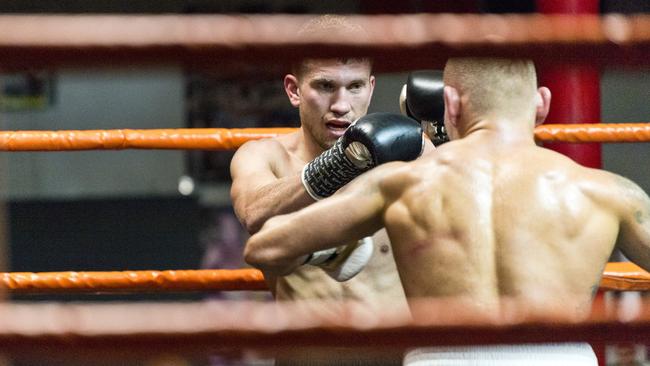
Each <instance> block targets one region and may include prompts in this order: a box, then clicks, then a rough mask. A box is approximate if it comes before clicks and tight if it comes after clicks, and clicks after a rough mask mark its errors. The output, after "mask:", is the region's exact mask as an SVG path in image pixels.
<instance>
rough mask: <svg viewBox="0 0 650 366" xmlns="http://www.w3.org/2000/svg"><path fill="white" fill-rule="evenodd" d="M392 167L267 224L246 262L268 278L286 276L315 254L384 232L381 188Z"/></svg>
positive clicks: (251, 245)
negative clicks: (381, 229)
mask: <svg viewBox="0 0 650 366" xmlns="http://www.w3.org/2000/svg"><path fill="white" fill-rule="evenodd" d="M394 164H401V163H394ZM391 165H393V164H388V165H385V166H382V167H379V168H376V169H374V170H372V171H370V172H368V173H366V174H364V175H362V176H360V177H359V178H357V179H356V180H355V181H353V182H352V183H350V184H348V185H347V186H346V187H345V189H343V190H341V191H339V192H338V193H337V194H335V195H333V196H331V197H329V198H326V199H324V200H322V201H319V202H316V203H314V204H312V205H310V206H309V207H306V208H304V209H302V210H300V211H297V212H295V213H292V214H288V215H281V216H276V217H274V218H272V219H270V220H268V221H267V222H266V224H265V225H264V227H263V228H262V230H260V231H259V232H258V233H257V234H255V235H253V236H252V237H251V238H250V239H249V241H248V243H247V244H246V249H245V251H244V258H245V260H246V262H248V263H249V264H251V265H253V266H255V267H257V268H260V269H261V270H263V271H264V272H265V273H271V274H274V275H286V274H289V273H291V272H292V271H293V270H295V269H296V268H297V267H298V266H300V265H301V264H303V263H304V261H305V259H306V257H307V255H309V254H310V253H313V252H315V251H319V250H323V249H327V248H333V247H336V246H338V245H340V244H341V243H344V242H349V241H352V240H358V239H361V238H363V237H365V236H368V235H371V234H372V233H374V232H376V231H377V230H379V229H380V228H381V227H382V226H383V222H382V214H383V210H384V204H385V198H384V196H383V195H382V193H381V191H380V189H379V182H380V180H381V179H382V177H383V176H385V174H386V173H387V172H388V171H389V169H390V166H391Z"/></svg>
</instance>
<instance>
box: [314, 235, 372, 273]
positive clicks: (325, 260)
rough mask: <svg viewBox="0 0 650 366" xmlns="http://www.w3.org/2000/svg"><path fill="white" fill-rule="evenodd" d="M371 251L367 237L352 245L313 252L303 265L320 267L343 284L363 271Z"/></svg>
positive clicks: (370, 243) (370, 242) (370, 239)
mask: <svg viewBox="0 0 650 366" xmlns="http://www.w3.org/2000/svg"><path fill="white" fill-rule="evenodd" d="M372 251H373V242H372V238H371V237H369V236H368V237H365V238H363V239H361V240H359V241H357V242H356V243H354V244H349V245H343V246H340V247H337V248H330V249H325V250H319V251H318V252H314V253H312V254H310V255H309V256H308V257H307V259H306V260H305V263H304V264H309V265H312V266H317V267H320V268H322V269H323V271H325V273H327V274H328V275H329V276H330V277H332V278H333V279H334V280H336V281H338V282H344V281H347V280H349V279H350V278H352V277H354V276H356V275H357V274H358V273H359V272H361V270H363V268H364V267H365V266H366V264H368V262H369V261H370V257H372Z"/></svg>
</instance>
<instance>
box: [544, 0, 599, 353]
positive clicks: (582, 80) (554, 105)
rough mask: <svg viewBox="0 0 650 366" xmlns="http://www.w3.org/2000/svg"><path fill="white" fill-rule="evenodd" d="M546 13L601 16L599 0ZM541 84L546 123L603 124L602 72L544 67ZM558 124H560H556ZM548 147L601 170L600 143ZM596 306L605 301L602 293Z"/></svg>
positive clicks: (551, 2) (555, 4) (568, 2)
mask: <svg viewBox="0 0 650 366" xmlns="http://www.w3.org/2000/svg"><path fill="white" fill-rule="evenodd" d="M537 11H538V12H540V13H542V14H598V13H600V2H599V1H598V0H537ZM540 83H541V85H544V86H547V87H548V88H549V89H551V93H552V98H551V100H552V102H551V110H550V113H549V115H548V118H547V119H546V121H548V122H550V123H553V121H562V122H561V123H567V124H574V123H598V122H600V70H599V69H598V68H597V67H595V66H593V65H589V64H584V63H583V64H570V65H558V64H555V65H553V66H544V67H542V68H541V69H540ZM556 123H558V122H556ZM544 146H545V147H547V148H549V149H551V150H554V151H557V152H559V153H561V154H564V155H566V156H568V157H570V158H572V159H573V160H574V161H576V162H577V163H579V164H582V165H584V166H587V167H590V168H601V167H602V157H601V147H600V144H596V143H590V144H571V143H546V144H544ZM596 300H597V301H596V303H598V302H601V301H603V293H599V294H598V296H597V299H596ZM592 347H593V348H594V351H595V352H596V355H597V357H598V363H599V365H605V364H606V357H605V345H604V344H602V343H601V344H598V343H592Z"/></svg>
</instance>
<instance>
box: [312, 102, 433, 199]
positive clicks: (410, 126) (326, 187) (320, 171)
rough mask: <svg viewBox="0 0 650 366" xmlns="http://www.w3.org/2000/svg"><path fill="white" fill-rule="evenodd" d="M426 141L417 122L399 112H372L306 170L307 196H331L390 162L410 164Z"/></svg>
mask: <svg viewBox="0 0 650 366" xmlns="http://www.w3.org/2000/svg"><path fill="white" fill-rule="evenodd" d="M423 149H424V140H423V139H422V127H421V126H420V125H419V124H418V123H417V121H415V120H413V119H411V118H409V117H406V116H402V115H399V114H395V113H372V114H368V115H365V116H363V117H361V118H359V119H358V120H357V121H356V122H354V123H352V124H351V125H350V127H348V129H347V130H346V131H345V133H344V134H343V136H341V137H340V138H339V139H338V140H336V143H335V144H334V146H332V147H331V148H330V149H328V150H326V151H325V152H323V153H322V154H321V155H319V156H318V157H317V158H316V159H314V160H312V161H311V162H309V163H308V164H307V165H305V167H304V168H303V170H302V184H303V185H304V186H305V189H306V190H307V193H309V195H310V196H311V197H312V198H314V199H315V200H319V199H322V198H325V197H328V196H331V195H332V194H334V192H336V191H337V190H338V189H339V188H341V187H343V186H344V185H346V184H347V183H348V182H350V181H351V180H352V179H354V178H356V177H357V176H359V175H360V174H361V173H363V172H365V171H367V170H369V169H371V168H373V167H375V166H377V165H379V164H383V163H386V162H389V161H396V160H401V161H409V160H413V159H415V158H417V157H418V156H420V154H422V151H423Z"/></svg>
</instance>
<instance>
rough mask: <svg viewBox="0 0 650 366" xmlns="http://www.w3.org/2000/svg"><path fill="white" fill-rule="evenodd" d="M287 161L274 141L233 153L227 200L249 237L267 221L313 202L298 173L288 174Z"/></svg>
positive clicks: (247, 144) (260, 142)
mask: <svg viewBox="0 0 650 366" xmlns="http://www.w3.org/2000/svg"><path fill="white" fill-rule="evenodd" d="M289 159H290V157H289V155H288V153H287V152H286V151H285V150H284V148H283V147H282V145H280V143H279V142H277V141H275V140H262V141H251V142H249V143H246V144H244V146H242V147H241V148H239V149H238V150H237V153H235V156H234V157H233V159H232V161H231V163H230V175H231V177H232V187H231V191H230V196H231V199H232V202H233V207H234V209H235V213H236V214H237V217H238V218H239V220H240V221H241V223H242V225H244V227H245V228H246V230H247V231H248V232H249V233H250V234H254V233H256V232H257V231H259V229H260V228H261V227H262V225H263V224H264V223H265V222H266V220H268V219H269V218H271V217H273V216H276V215H279V214H284V213H288V212H293V211H296V210H298V209H300V208H303V207H305V206H307V205H309V204H311V203H312V202H314V200H313V199H312V198H311V197H309V195H308V194H307V192H306V191H305V189H304V187H303V185H302V183H301V180H300V171H299V170H297V171H295V172H293V171H291V167H290V166H289V163H288V162H289ZM286 173H290V174H289V175H286Z"/></svg>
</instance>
